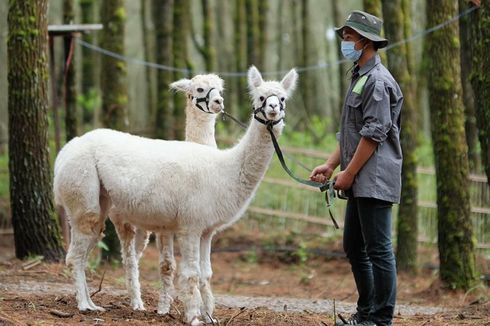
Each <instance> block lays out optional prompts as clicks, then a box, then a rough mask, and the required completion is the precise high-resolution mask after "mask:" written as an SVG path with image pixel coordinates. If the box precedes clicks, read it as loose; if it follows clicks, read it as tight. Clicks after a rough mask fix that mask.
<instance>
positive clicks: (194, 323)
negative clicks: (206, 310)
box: [189, 316, 203, 326]
mask: <svg viewBox="0 0 490 326" xmlns="http://www.w3.org/2000/svg"><path fill="white" fill-rule="evenodd" d="M202 324H203V323H202V322H201V321H200V320H199V317H197V316H196V317H194V318H192V320H191V322H190V323H189V325H191V326H198V325H202Z"/></svg>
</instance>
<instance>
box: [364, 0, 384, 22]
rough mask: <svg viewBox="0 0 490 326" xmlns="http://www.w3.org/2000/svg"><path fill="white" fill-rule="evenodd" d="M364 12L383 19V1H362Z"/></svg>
mask: <svg viewBox="0 0 490 326" xmlns="http://www.w3.org/2000/svg"><path fill="white" fill-rule="evenodd" d="M362 4H363V7H364V11H365V12H367V13H369V14H371V15H374V16H376V17H379V18H381V17H382V9H381V0H362Z"/></svg>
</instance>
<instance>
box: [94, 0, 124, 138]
mask: <svg viewBox="0 0 490 326" xmlns="http://www.w3.org/2000/svg"><path fill="white" fill-rule="evenodd" d="M101 20H102V24H103V25H104V29H103V30H102V32H101V40H100V44H101V47H102V48H104V49H107V50H109V51H112V52H115V53H120V54H124V24H125V22H126V10H125V9H124V1H123V0H104V1H103V2H102V7H101ZM126 76H127V67H126V63H125V62H124V61H121V60H116V59H114V58H111V57H109V56H102V62H101V80H100V82H101V85H100V86H101V90H102V118H101V120H102V125H103V126H104V127H107V128H112V129H116V130H128V128H129V120H128V111H127V110H128V109H127V106H128V91H127V85H126Z"/></svg>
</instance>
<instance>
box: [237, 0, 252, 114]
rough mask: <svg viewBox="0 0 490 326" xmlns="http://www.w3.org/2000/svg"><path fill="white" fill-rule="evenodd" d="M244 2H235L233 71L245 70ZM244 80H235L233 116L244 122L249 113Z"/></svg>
mask: <svg viewBox="0 0 490 326" xmlns="http://www.w3.org/2000/svg"><path fill="white" fill-rule="evenodd" d="M245 15H246V11H245V0H237V1H236V2H235V13H234V17H235V19H234V37H233V43H234V58H235V70H236V71H245V70H246V69H247V60H246V56H247V40H246V25H245V24H246V21H245ZM245 80H246V78H245V77H240V78H236V86H235V92H236V99H237V105H235V107H236V110H237V112H235V116H239V117H240V119H241V120H242V121H246V120H248V118H249V116H250V115H249V111H247V106H248V99H247V94H246V92H244V91H243V90H244V89H245V88H246V83H245Z"/></svg>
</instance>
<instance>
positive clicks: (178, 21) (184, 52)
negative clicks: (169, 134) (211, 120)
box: [172, 0, 192, 139]
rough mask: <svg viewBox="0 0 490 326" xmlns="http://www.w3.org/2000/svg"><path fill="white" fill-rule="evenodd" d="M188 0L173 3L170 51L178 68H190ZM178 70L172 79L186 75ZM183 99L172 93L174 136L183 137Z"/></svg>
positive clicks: (181, 96) (179, 95) (181, 95)
mask: <svg viewBox="0 0 490 326" xmlns="http://www.w3.org/2000/svg"><path fill="white" fill-rule="evenodd" d="M190 5H191V4H190V2H189V0H179V1H175V3H174V5H173V33H172V49H173V51H172V53H173V65H174V66H175V67H177V68H180V69H187V70H189V71H190V70H192V65H191V63H190V60H189V50H188V46H187V41H188V39H189V36H190V35H189V34H190V17H189V12H190V10H189V8H190ZM188 76H189V73H187V74H185V73H182V72H179V71H175V72H174V79H175V80H178V79H181V78H184V77H188ZM185 101H186V99H185V98H184V96H183V94H179V93H176V94H174V108H175V110H174V130H175V138H177V139H184V132H185V110H184V107H185Z"/></svg>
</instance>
